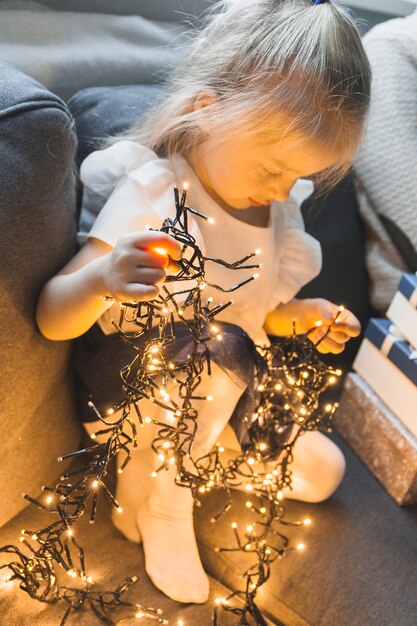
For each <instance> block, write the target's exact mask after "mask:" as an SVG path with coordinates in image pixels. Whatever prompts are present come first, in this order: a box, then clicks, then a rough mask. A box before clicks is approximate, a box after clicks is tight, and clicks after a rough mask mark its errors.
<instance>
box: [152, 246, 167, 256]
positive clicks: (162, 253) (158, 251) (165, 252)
mask: <svg viewBox="0 0 417 626" xmlns="http://www.w3.org/2000/svg"><path fill="white" fill-rule="evenodd" d="M152 250H153V251H154V252H156V254H161V255H163V256H167V254H168V253H167V251H166V250H165V248H158V247H156V248H152Z"/></svg>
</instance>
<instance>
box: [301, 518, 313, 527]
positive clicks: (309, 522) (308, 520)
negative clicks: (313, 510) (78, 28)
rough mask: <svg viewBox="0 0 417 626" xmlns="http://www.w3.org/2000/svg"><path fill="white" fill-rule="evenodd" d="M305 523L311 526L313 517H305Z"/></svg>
mask: <svg viewBox="0 0 417 626" xmlns="http://www.w3.org/2000/svg"><path fill="white" fill-rule="evenodd" d="M303 523H304V524H305V525H306V526H310V524H311V519H309V518H308V517H307V519H305V520H304V522H303Z"/></svg>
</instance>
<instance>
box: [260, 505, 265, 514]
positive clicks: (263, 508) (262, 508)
mask: <svg viewBox="0 0 417 626" xmlns="http://www.w3.org/2000/svg"><path fill="white" fill-rule="evenodd" d="M259 511H260V512H261V513H262V514H263V513H266V508H265V507H264V506H263V507H261V508H260V509H259Z"/></svg>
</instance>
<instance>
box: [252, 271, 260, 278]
mask: <svg viewBox="0 0 417 626" xmlns="http://www.w3.org/2000/svg"><path fill="white" fill-rule="evenodd" d="M258 278H259V274H258V272H256V273H255V274H254V275H253V279H254V280H257V279H258Z"/></svg>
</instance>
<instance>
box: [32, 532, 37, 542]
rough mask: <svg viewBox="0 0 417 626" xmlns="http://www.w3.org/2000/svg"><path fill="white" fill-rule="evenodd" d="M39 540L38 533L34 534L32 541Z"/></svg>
mask: <svg viewBox="0 0 417 626" xmlns="http://www.w3.org/2000/svg"><path fill="white" fill-rule="evenodd" d="M37 538H38V535H37V534H36V533H34V534H33V535H32V539H33V541H36V540H37Z"/></svg>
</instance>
